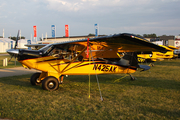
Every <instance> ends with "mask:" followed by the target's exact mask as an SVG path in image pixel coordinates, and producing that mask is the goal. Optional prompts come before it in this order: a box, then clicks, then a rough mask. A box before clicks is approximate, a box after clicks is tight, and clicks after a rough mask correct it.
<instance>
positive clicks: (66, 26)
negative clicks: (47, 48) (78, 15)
mask: <svg viewBox="0 0 180 120" xmlns="http://www.w3.org/2000/svg"><path fill="white" fill-rule="evenodd" d="M65 37H69V27H68V25H65Z"/></svg>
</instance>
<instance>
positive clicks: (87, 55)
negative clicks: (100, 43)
mask: <svg viewBox="0 0 180 120" xmlns="http://www.w3.org/2000/svg"><path fill="white" fill-rule="evenodd" d="M86 57H87V58H89V38H88V39H87V53H86Z"/></svg>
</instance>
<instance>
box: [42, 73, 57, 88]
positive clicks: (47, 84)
mask: <svg viewBox="0 0 180 120" xmlns="http://www.w3.org/2000/svg"><path fill="white" fill-rule="evenodd" d="M42 88H43V89H44V90H49V91H53V90H57V89H58V88H59V82H58V80H57V78H55V77H53V76H49V77H46V78H45V79H44V80H43V81H42Z"/></svg>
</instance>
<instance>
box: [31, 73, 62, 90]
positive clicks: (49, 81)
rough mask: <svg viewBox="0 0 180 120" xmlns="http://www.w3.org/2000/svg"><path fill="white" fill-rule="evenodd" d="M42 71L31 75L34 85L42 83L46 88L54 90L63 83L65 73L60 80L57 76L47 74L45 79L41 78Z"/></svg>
mask: <svg viewBox="0 0 180 120" xmlns="http://www.w3.org/2000/svg"><path fill="white" fill-rule="evenodd" d="M40 75H41V73H39V72H37V73H34V74H33V75H32V76H31V79H30V82H31V84H32V85H41V83H42V88H43V89H44V90H49V91H54V90H57V89H58V88H59V84H62V82H63V79H64V75H62V76H60V79H59V80H58V79H57V78H56V77H53V76H47V77H45V78H44V79H43V80H40V79H39V77H40Z"/></svg>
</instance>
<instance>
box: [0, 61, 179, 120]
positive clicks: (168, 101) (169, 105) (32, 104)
mask: <svg viewBox="0 0 180 120" xmlns="http://www.w3.org/2000/svg"><path fill="white" fill-rule="evenodd" d="M133 75H134V76H135V77H136V78H137V80H135V81H131V80H130V77H129V76H126V77H124V75H123V74H121V75H98V78H99V82H100V87H101V92H102V96H103V99H104V101H103V102H102V101H101V100H100V94H99V90H98V85H97V82H96V79H95V76H91V87H90V88H91V92H90V95H91V97H90V98H89V77H88V76H69V77H67V78H65V80H64V83H63V84H62V85H60V88H59V89H58V90H57V91H53V92H49V91H45V90H42V88H41V86H32V85H31V84H30V82H29V80H30V76H31V75H23V76H15V77H4V78H0V118H10V119H15V120H16V119H18V120H32V119H34V120H38V119H43V120H57V119H68V120H69V119H106V120H107V119H108V120H109V119H130V120H134V119H146V120H152V119H163V120H169V119H171V120H176V119H179V120H180V60H171V61H168V60H165V61H162V62H155V66H154V67H152V68H151V69H150V71H145V72H139V71H137V72H136V73H134V74H133Z"/></svg>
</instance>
